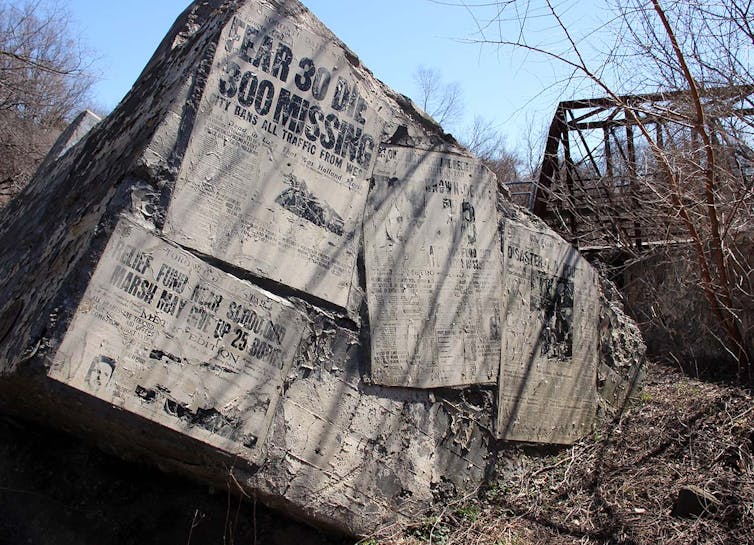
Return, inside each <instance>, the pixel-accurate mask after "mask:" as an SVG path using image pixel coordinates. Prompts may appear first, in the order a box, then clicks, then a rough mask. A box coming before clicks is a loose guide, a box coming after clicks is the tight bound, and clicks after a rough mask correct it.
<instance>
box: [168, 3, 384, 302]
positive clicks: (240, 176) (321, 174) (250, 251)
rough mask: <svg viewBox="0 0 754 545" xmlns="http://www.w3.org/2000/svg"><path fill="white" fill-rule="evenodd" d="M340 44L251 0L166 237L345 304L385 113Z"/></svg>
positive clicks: (211, 94) (217, 72)
mask: <svg viewBox="0 0 754 545" xmlns="http://www.w3.org/2000/svg"><path fill="white" fill-rule="evenodd" d="M374 85H375V84H374V82H371V81H367V80H365V79H364V78H363V76H362V75H361V74H358V73H357V72H356V71H354V69H353V67H352V65H351V64H350V62H349V60H348V59H347V58H346V56H345V53H344V51H343V49H342V48H341V47H340V46H339V45H337V44H333V43H332V42H331V41H330V40H326V39H324V38H322V37H320V36H318V35H315V34H313V33H311V32H309V31H307V30H306V29H304V28H302V27H300V26H297V24H296V22H295V21H293V20H284V19H281V18H280V17H279V16H277V15H275V14H274V13H273V12H269V11H267V10H266V9H264V8H260V7H257V6H255V5H253V4H249V5H248V6H245V7H241V8H240V9H239V13H238V15H237V16H235V17H234V18H233V20H232V22H231V23H230V24H228V25H227V26H226V28H225V29H224V30H223V33H222V36H221V39H220V46H219V47H218V51H217V54H216V57H215V59H214V64H213V67H212V70H211V73H210V75H209V79H208V82H207V87H206V90H205V92H204V96H203V97H202V99H201V104H200V107H199V112H198V114H197V118H196V122H195V125H194V128H193V132H192V134H191V139H190V141H189V144H188V149H187V151H186V155H185V159H184V160H183V163H182V167H181V170H180V174H179V179H178V181H177V184H176V190H175V195H174V197H173V200H172V202H171V204H170V207H169V210H168V217H167V223H166V226H165V234H166V236H168V237H169V238H170V239H172V240H174V241H175V242H178V243H179V244H181V245H183V246H186V247H190V248H192V249H195V250H198V251H200V252H202V253H205V254H208V255H211V256H213V257H215V258H218V259H220V260H222V261H225V262H227V263H230V264H232V265H235V266H238V267H241V268H243V269H245V270H248V271H250V272H252V273H253V274H255V275H258V276H261V277H264V278H269V279H271V280H274V281H276V282H280V283H282V284H285V285H287V286H290V287H292V288H295V289H298V290H302V291H305V292H307V293H309V294H311V295H313V296H315V297H318V298H320V299H323V300H326V301H329V302H331V303H334V304H336V305H339V306H341V307H344V308H345V307H347V305H348V301H349V293H350V290H351V282H352V278H353V272H354V269H355V266H356V257H357V253H358V241H359V237H360V234H361V232H360V229H361V223H362V214H363V210H364V202H365V200H366V195H367V190H368V186H369V182H368V178H369V177H370V176H371V173H372V169H373V167H374V161H375V159H376V156H377V153H378V148H379V143H380V142H381V141H382V138H383V135H382V131H383V128H384V126H385V120H386V119H390V118H391V115H392V112H389V111H387V109H386V108H387V107H386V106H384V105H383V104H382V103H381V102H380V101H379V100H378V98H377V93H376V92H373V91H372V88H371V86H374Z"/></svg>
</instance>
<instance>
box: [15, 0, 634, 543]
mask: <svg viewBox="0 0 754 545" xmlns="http://www.w3.org/2000/svg"><path fill="white" fill-rule="evenodd" d="M493 187H494V183H493V179H492V178H491V176H490V175H489V173H488V172H486V171H485V170H484V169H483V168H482V167H480V165H479V163H478V161H477V160H476V159H475V158H473V157H472V156H471V155H470V154H469V153H468V152H467V151H466V150H464V149H463V148H461V147H460V146H458V145H457V143H456V142H455V141H454V140H453V139H452V137H450V136H449V135H446V134H444V133H443V132H442V130H441V128H440V127H439V126H437V125H436V124H435V123H434V122H433V121H432V120H431V119H430V118H428V117H427V116H426V114H424V113H422V112H421V111H419V110H418V109H417V108H415V107H414V105H413V104H412V103H410V101H408V100H407V99H405V98H404V97H401V96H399V95H396V94H395V93H394V92H392V91H390V90H389V89H387V88H386V87H385V86H384V85H383V84H381V83H380V82H379V81H378V80H376V79H375V78H374V77H373V76H372V75H371V73H370V72H369V71H368V70H367V69H366V68H364V67H363V66H362V65H361V64H360V62H359V60H358V58H357V57H356V56H355V55H354V54H353V53H352V52H351V51H349V50H348V49H347V48H346V47H345V45H343V44H342V43H341V42H339V41H338V40H337V38H335V37H334V36H333V35H332V34H331V33H330V32H329V31H328V30H327V29H326V28H324V27H323V26H322V24H321V23H320V22H319V21H317V20H316V19H315V18H314V17H313V16H312V14H311V13H310V12H308V11H307V10H306V9H305V8H304V7H303V6H302V5H300V4H299V3H297V2H294V1H282V0H281V1H278V0H260V1H251V0H247V1H240V0H235V1H224V2H221V1H220V0H213V1H205V2H195V3H194V4H192V5H191V6H189V8H187V10H186V11H185V12H184V13H183V14H182V15H181V16H180V17H179V18H178V20H177V21H176V23H175V24H174V26H173V28H172V29H171V31H170V33H169V34H168V36H167V37H166V38H165V40H163V42H162V44H161V45H160V46H159V48H158V50H157V52H156V53H155V55H154V57H153V58H152V60H151V61H150V62H149V64H148V65H147V67H146V68H145V70H144V72H143V73H142V75H141V76H140V78H139V80H138V81H137V82H136V84H135V85H134V87H133V89H132V90H131V91H130V92H129V94H128V95H127V96H126V97H125V99H124V100H123V102H122V103H121V104H120V105H119V107H118V108H117V109H116V110H115V111H114V112H113V113H112V114H111V115H110V116H108V117H107V118H106V119H105V120H103V121H102V122H100V123H99V124H98V125H96V126H95V127H94V128H93V129H92V130H91V131H90V133H89V134H88V135H87V136H85V137H84V138H82V139H81V140H80V141H79V142H78V143H77V144H76V145H75V146H73V147H72V148H71V149H70V150H69V151H68V152H67V153H65V154H64V155H62V156H61V157H60V158H58V159H57V160H55V161H53V162H51V163H49V164H48V165H45V166H44V168H41V169H40V171H39V172H38V174H37V176H36V177H35V179H34V180H33V182H32V183H31V184H30V185H29V187H28V188H27V189H26V190H25V191H24V192H23V194H22V195H21V196H20V197H19V198H18V199H17V200H15V201H14V202H13V203H11V205H9V207H8V208H7V209H6V211H5V215H4V216H3V218H2V219H0V222H1V223H0V248H2V249H3V250H2V252H1V253H0V270H2V277H1V278H0V405H1V406H2V407H3V408H4V409H5V410H6V411H9V412H13V413H16V414H19V415H21V416H24V417H29V418H38V419H44V420H45V421H47V422H49V423H51V424H53V425H56V426H58V427H60V428H63V429H65V430H70V431H73V432H75V433H77V434H79V435H83V436H86V437H88V438H90V439H91V440H93V441H96V442H98V443H101V444H102V443H106V444H108V445H109V447H110V448H111V449H114V450H116V451H118V452H120V453H121V454H122V455H123V456H124V457H127V458H131V459H136V460H140V461H146V462H148V463H151V464H153V465H157V466H158V467H160V468H163V469H167V470H171V471H179V472H182V473H185V474H188V475H191V476H193V477H194V478H196V479H200V480H202V481H205V482H208V483H212V484H214V485H216V486H223V487H225V486H228V483H229V482H231V481H232V482H233V483H234V485H237V486H240V487H242V488H243V489H245V490H248V491H249V492H252V493H254V494H255V497H257V498H259V499H261V500H262V501H264V502H265V503H266V504H268V505H270V506H272V507H277V508H280V509H283V510H285V511H286V512H288V513H290V514H293V515H294V516H298V517H300V518H302V519H304V520H306V521H308V522H310V523H313V524H318V525H323V526H329V527H334V528H337V529H339V530H341V531H344V532H348V533H351V534H367V533H369V532H372V531H374V530H375V529H377V528H379V527H381V526H383V525H386V524H393V523H396V522H398V523H400V522H405V521H408V520H410V519H412V518H414V517H418V516H421V515H423V514H424V513H426V512H427V510H429V509H430V508H432V507H433V506H434V505H435V504H436V503H437V502H439V501H442V500H444V499H447V498H448V497H449V496H452V495H453V494H466V493H468V492H470V491H473V490H474V489H475V488H476V487H478V486H479V485H480V483H482V482H483V480H484V477H485V475H486V474H487V473H488V472H489V470H490V466H491V464H492V463H493V461H494V459H495V457H494V455H493V453H494V451H495V450H496V448H497V446H498V438H502V439H506V440H518V441H527V442H559V443H568V442H572V441H574V440H575V439H577V438H578V436H579V435H580V434H583V433H586V432H587V431H588V428H589V424H590V423H591V421H592V419H593V418H594V416H595V414H597V412H598V405H599V406H600V407H602V406H604V407H610V406H611V405H612V406H620V404H621V403H623V402H625V398H626V395H627V393H628V390H629V385H630V381H631V379H632V378H633V377H634V376H635V375H636V373H635V370H636V369H638V367H639V366H640V364H641V358H642V348H643V345H642V344H641V341H640V339H638V337H637V334H636V330H635V327H634V326H633V325H632V324H631V323H630V322H628V321H627V320H625V319H624V317H623V316H622V314H621V313H620V309H619V307H618V306H617V305H616V304H614V303H608V301H607V299H606V298H605V293H606V292H605V290H604V289H600V288H599V286H598V285H597V281H596V276H595V273H594V271H593V270H592V269H591V268H590V267H589V266H588V265H587V264H586V263H585V262H583V260H581V259H580V258H579V257H578V256H575V255H573V254H572V253H571V252H570V251H569V250H568V246H567V245H566V244H565V243H564V242H563V241H562V240H560V239H558V238H557V237H555V235H553V234H551V233H550V232H549V231H548V230H547V228H545V227H544V226H543V225H542V224H541V223H540V222H538V221H537V220H536V219H534V218H531V217H530V216H528V214H527V213H526V212H524V211H523V210H521V209H519V208H518V207H516V206H515V205H513V204H511V203H510V202H509V201H508V200H507V198H506V196H505V195H502V194H495V193H494V192H493ZM514 233H515V234H514ZM514 245H517V246H516V247H518V248H520V250H521V251H522V252H524V253H523V254H521V253H520V252H519V254H517V255H518V256H521V255H529V256H533V255H534V254H536V255H539V256H540V257H541V258H542V259H543V261H542V262H541V263H539V261H537V262H536V263H534V262H533V261H532V259H533V258H529V260H528V261H529V262H528V263H527V259H526V258H525V257H524V258H523V261H521V260H519V259H518V258H513V257H506V256H507V255H508V252H511V251H512V248H513V247H514ZM514 254H515V252H514ZM511 255H513V254H511ZM525 265H526V266H528V268H526V267H524V266H525ZM532 265H541V266H532ZM513 293H515V294H517V296H516V297H511V294H513ZM503 339H504V340H505V342H504V343H502V342H501V341H502V340H503ZM637 339H638V340H637ZM501 344H502V345H503V347H502V348H501ZM545 345H546V346H547V349H546V350H543V347H544V346H545ZM527 361H533V362H534V364H535V365H534V367H533V368H532V370H531V373H529V370H528V369H526V367H525V366H526V365H527V363H526V362H527ZM598 370H599V372H598ZM605 373H609V375H610V376H609V379H606V380H603V381H602V383H600V380H602V378H604V377H603V375H604V374H605ZM601 377H602V378H601ZM608 382H609V383H610V387H609V388H608V387H607V386H606V384H607V383H608ZM541 384H545V385H546V387H545V388H540V387H539V385H541ZM548 401H549V402H550V405H549V406H548ZM496 406H497V407H498V408H499V409H500V410H499V411H495V409H494V407H496ZM512 406H515V410H510V407H512ZM497 413H499V414H497ZM532 421H533V422H535V423H536V425H531V424H530V423H531V422H532ZM509 422H513V423H514V425H513V427H511V428H510V429H509V427H508V423H509Z"/></svg>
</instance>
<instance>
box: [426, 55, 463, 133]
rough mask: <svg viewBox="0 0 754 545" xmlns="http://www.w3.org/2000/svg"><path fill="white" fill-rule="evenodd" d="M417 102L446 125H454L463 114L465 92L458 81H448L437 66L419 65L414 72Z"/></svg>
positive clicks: (440, 122) (436, 119)
mask: <svg viewBox="0 0 754 545" xmlns="http://www.w3.org/2000/svg"><path fill="white" fill-rule="evenodd" d="M414 82H415V83H416V87H417V90H418V94H417V97H418V100H417V102H418V103H419V105H420V106H421V107H422V109H423V110H424V111H425V112H427V113H428V114H429V115H431V116H432V117H433V118H434V119H435V121H437V122H438V123H439V124H440V125H442V126H444V127H448V128H450V127H452V126H453V125H454V124H455V123H457V122H458V121H459V120H460V119H461V116H462V115H463V92H462V91H461V85H460V84H459V83H458V82H455V81H453V82H450V83H446V82H445V81H444V80H443V77H442V74H441V73H440V71H439V70H438V69H436V68H426V67H424V66H419V68H417V69H416V72H415V73H414Z"/></svg>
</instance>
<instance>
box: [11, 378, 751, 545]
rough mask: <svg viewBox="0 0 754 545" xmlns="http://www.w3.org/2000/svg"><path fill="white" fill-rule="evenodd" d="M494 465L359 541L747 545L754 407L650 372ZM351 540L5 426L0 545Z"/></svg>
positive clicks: (741, 394)
mask: <svg viewBox="0 0 754 545" xmlns="http://www.w3.org/2000/svg"><path fill="white" fill-rule="evenodd" d="M499 467H500V470H499V471H500V476H499V477H498V478H496V479H494V480H493V481H492V482H490V483H489V484H488V485H487V486H485V487H484V488H483V489H482V490H480V491H479V493H478V494H477V495H475V496H473V497H467V498H458V499H457V500H456V501H455V502H454V503H452V504H450V505H448V506H447V507H446V508H444V509H443V510H442V511H440V512H438V513H428V514H427V517H426V518H425V519H423V520H418V521H416V524H415V525H414V526H412V527H410V528H400V529H396V528H391V529H390V530H389V531H387V530H386V531H385V532H383V533H382V534H381V535H375V536H373V537H372V538H370V539H367V540H364V543H368V544H369V545H419V544H425V543H432V544H445V545H453V544H459V545H460V544H463V545H467V544H475V545H524V544H540V543H541V544H552V545H557V544H576V543H579V544H620V545H639V544H642V545H643V544H647V545H649V544H652V545H654V544H660V543H661V544H678V545H681V544H683V545H687V544H692V543H694V544H697V543H698V544H702V543H709V544H712V543H716V544H736V545H743V544H747V543H752V544H754V399H752V397H751V395H750V393H748V392H746V391H744V390H741V389H738V388H734V387H731V386H727V385H724V384H714V383H709V382H700V381H697V380H693V379H689V378H687V377H685V376H684V375H682V374H681V373H680V372H678V371H676V370H673V369H670V368H667V367H664V366H661V365H650V366H649V367H648V369H647V378H646V380H645V383H644V389H643V391H642V393H641V394H640V395H639V399H638V401H637V402H636V403H635V404H634V405H632V406H630V407H627V408H626V410H625V411H623V413H622V414H618V415H615V417H614V418H612V419H608V420H606V421H605V422H604V423H603V424H601V425H600V426H598V427H597V428H596V429H595V430H594V432H593V434H592V435H591V436H590V437H587V438H584V439H583V440H582V441H580V442H579V443H578V444H576V445H575V446H573V447H571V448H553V447H550V448H545V449H542V448H535V447H526V446H516V447H510V446H509V447H505V448H503V449H502V450H501V451H500V453H499ZM503 475H504V476H505V477H503ZM684 487H696V488H697V489H700V490H703V491H704V492H705V493H707V494H709V495H710V497H711V498H712V499H711V500H710V502H709V503H708V504H707V505H706V509H705V510H704V511H703V512H702V513H701V515H699V516H687V517H684V516H679V515H678V514H677V513H676V514H674V513H673V508H674V505H675V504H676V501H677V498H678V495H679V492H680V490H681V489H682V488H684ZM354 541H355V540H354V539H343V538H338V537H333V536H326V535H324V534H322V533H319V532H318V531H316V530H314V529H311V528H309V527H307V526H304V525H302V524H300V523H297V522H295V521H291V520H288V519H286V518H284V517H282V516H281V515H279V514H275V513H272V512H270V511H268V510H266V509H264V508H263V507H262V506H261V505H256V506H255V505H254V503H253V502H252V501H250V500H248V499H246V500H243V501H242V500H241V499H239V498H238V497H234V496H231V495H228V494H227V493H226V492H224V491H213V490H211V489H208V488H207V487H206V486H202V485H199V484H194V483H190V482H186V481H185V480H183V479H181V478H179V477H174V476H171V475H165V474H163V473H160V472H159V471H157V470H155V469H152V468H148V467H143V466H139V465H134V464H131V463H126V462H123V461H121V460H119V459H117V458H115V457H113V456H111V455H108V454H105V453H104V452H102V451H100V450H98V449H97V448H95V447H93V446H90V445H87V444H84V443H82V442H80V441H78V440H77V439H75V438H73V437H70V436H68V435H66V434H63V433H60V432H57V431H53V430H49V429H45V428H42V427H39V426H38V425H34V424H29V423H25V422H19V421H18V420H13V419H8V418H3V417H0V545H19V544H37V545H69V544H70V545H74V544H75V545H84V544H90V543H91V544H93V545H94V544H97V545H103V544H118V545H121V544H124V545H129V544H139V545H144V544H148V543H155V544H157V543H159V544H180V545H184V544H185V545H205V544H206V545H209V544H213V545H214V544H222V545H231V544H250V545H252V544H253V545H256V544H260V545H262V544H263V545H278V544H280V545H282V544H286V545H288V544H294V545H346V544H352V543H354Z"/></svg>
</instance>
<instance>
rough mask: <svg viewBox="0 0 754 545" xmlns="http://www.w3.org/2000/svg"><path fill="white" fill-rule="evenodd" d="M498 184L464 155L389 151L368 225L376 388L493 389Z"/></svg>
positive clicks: (496, 348) (497, 322)
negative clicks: (483, 386) (470, 386)
mask: <svg viewBox="0 0 754 545" xmlns="http://www.w3.org/2000/svg"><path fill="white" fill-rule="evenodd" d="M495 202H496V182H495V178H494V176H493V175H492V174H491V173H490V172H489V170H487V169H486V168H485V167H484V166H483V165H482V164H481V162H479V161H477V160H475V159H472V158H469V157H466V156H461V155H458V154H451V153H441V152H433V151H424V150H420V149H412V148H405V147H400V146H386V147H383V149H382V150H381V152H380V160H379V161H378V163H377V167H376V168H375V175H374V187H373V188H372V190H371V191H370V194H369V202H368V204H367V210H368V212H367V218H366V221H365V225H364V245H365V261H366V276H367V298H368V303H369V322H370V326H371V339H372V373H371V376H372V380H373V381H374V382H376V383H377V384H384V385H389V386H410V387H413V388H437V387H441V386H461V385H468V384H490V383H494V382H495V381H496V380H497V374H498V371H497V370H498V366H499V360H500V293H499V287H498V286H499V281H500V259H499V255H500V254H499V235H498V229H497V214H496V211H495Z"/></svg>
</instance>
